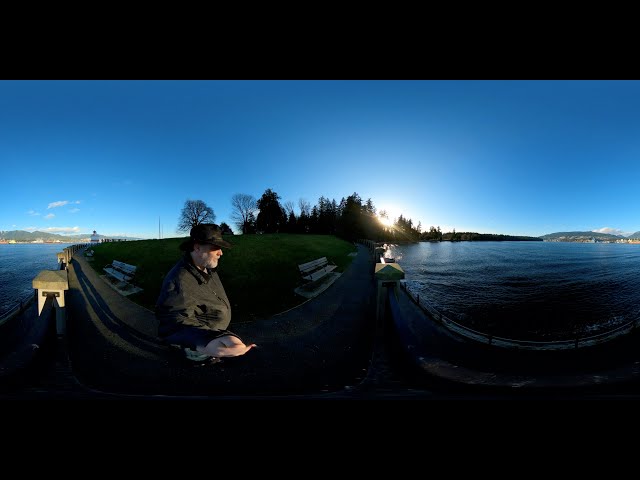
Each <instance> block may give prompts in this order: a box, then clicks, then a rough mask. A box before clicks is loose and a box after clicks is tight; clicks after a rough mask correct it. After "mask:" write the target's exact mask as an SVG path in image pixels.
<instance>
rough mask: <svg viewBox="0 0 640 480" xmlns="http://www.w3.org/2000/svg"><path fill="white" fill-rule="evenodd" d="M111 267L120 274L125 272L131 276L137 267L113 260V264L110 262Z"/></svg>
mask: <svg viewBox="0 0 640 480" xmlns="http://www.w3.org/2000/svg"><path fill="white" fill-rule="evenodd" d="M111 265H113V266H114V267H116V268H117V269H118V270H120V271H122V272H126V273H128V274H130V275H133V274H134V273H136V268H137V267H136V266H135V265H129V264H128V263H124V262H119V261H118V260H114V261H113V262H111Z"/></svg>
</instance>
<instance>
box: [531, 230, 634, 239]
mask: <svg viewBox="0 0 640 480" xmlns="http://www.w3.org/2000/svg"><path fill="white" fill-rule="evenodd" d="M540 238H542V239H543V240H547V241H556V242H587V241H590V240H591V239H595V240H600V241H608V242H611V241H616V240H626V239H636V238H638V239H640V232H636V233H633V234H631V235H629V236H628V237H625V236H622V235H613V234H611V233H600V232H588V231H587V232H556V233H549V234H547V235H542V236H540Z"/></svg>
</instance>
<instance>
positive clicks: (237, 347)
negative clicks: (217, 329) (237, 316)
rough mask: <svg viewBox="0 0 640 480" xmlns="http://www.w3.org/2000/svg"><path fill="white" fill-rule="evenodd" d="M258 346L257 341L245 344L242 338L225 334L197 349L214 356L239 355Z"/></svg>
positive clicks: (199, 351)
mask: <svg viewBox="0 0 640 480" xmlns="http://www.w3.org/2000/svg"><path fill="white" fill-rule="evenodd" d="M256 346H257V345H256V344H255V343H252V344H251V345H245V344H244V343H242V340H240V339H239V338H238V337H235V336H233V335H223V336H222V337H218V338H214V339H213V340H211V341H210V342H209V343H207V346H206V347H198V348H197V351H198V353H204V354H206V355H211V356H212V357H237V356H239V355H244V354H245V353H247V352H248V351H249V350H251V349H252V348H253V347H256Z"/></svg>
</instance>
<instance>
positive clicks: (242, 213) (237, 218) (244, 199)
mask: <svg viewBox="0 0 640 480" xmlns="http://www.w3.org/2000/svg"><path fill="white" fill-rule="evenodd" d="M231 206H232V207H233V210H232V212H231V220H233V222H234V223H235V224H236V226H237V227H238V228H239V229H240V231H242V233H243V234H244V233H253V232H255V212H256V210H257V208H258V206H257V203H256V199H255V198H254V196H253V195H249V194H246V193H236V194H234V195H233V197H231Z"/></svg>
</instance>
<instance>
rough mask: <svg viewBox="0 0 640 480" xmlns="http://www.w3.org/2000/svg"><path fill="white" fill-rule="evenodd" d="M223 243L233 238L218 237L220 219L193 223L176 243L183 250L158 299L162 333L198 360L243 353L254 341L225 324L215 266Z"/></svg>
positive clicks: (226, 311) (225, 306) (227, 312)
mask: <svg viewBox="0 0 640 480" xmlns="http://www.w3.org/2000/svg"><path fill="white" fill-rule="evenodd" d="M222 247H226V248H230V247H231V244H229V243H228V242H226V241H225V240H223V239H222V231H221V230H220V227H218V225H216V224H214V223H204V224H200V225H196V226H195V227H193V228H192V229H191V232H190V236H189V239H188V240H186V241H185V242H183V243H182V244H181V245H180V249H181V250H183V251H184V252H185V254H184V256H183V257H182V258H181V259H180V261H178V263H176V264H175V266H174V267H173V268H172V269H171V271H170V272H169V273H168V274H167V276H166V277H165V279H164V282H163V284H162V289H161V291H160V296H159V297H158V301H157V302H156V318H157V319H158V321H159V322H160V325H159V328H158V333H159V335H160V337H161V338H162V339H164V340H165V341H166V342H168V343H169V344H171V345H176V346H179V347H180V348H182V349H183V352H184V354H185V357H186V358H187V359H188V360H192V361H194V362H198V363H211V362H215V361H218V360H217V359H218V358H219V357H236V356H238V355H244V354H245V353H247V352H248V351H249V350H251V348H252V347H255V346H256V345H255V344H251V345H245V344H244V342H243V341H242V340H241V339H240V337H238V336H237V335H236V334H234V333H232V332H230V331H228V330H227V327H228V326H229V323H230V322H231V304H230V303H229V299H228V298H227V294H226V293H225V291H224V288H223V287H222V283H221V282H220V277H219V276H218V273H217V271H216V270H217V267H218V261H219V259H220V257H221V256H222Z"/></svg>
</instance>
